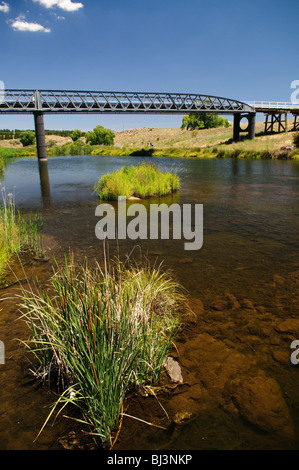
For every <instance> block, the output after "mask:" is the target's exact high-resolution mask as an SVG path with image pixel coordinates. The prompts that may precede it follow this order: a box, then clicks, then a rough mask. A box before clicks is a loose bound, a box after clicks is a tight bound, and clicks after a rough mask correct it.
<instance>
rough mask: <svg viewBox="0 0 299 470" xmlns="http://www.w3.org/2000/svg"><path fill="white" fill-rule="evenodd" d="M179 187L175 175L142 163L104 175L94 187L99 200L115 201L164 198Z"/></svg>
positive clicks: (177, 178)
mask: <svg viewBox="0 0 299 470" xmlns="http://www.w3.org/2000/svg"><path fill="white" fill-rule="evenodd" d="M179 187H180V181H179V177H178V176H177V174H175V173H170V172H163V171H161V170H159V169H158V168H157V167H156V166H155V165H153V164H149V163H142V164H139V165H137V166H136V167H135V166H131V167H128V166H127V165H125V166H124V167H123V168H120V169H119V170H118V171H116V172H114V173H110V174H107V175H104V176H103V177H102V178H101V179H100V180H99V182H98V183H97V184H96V186H95V192H96V193H97V194H98V195H99V197H100V198H101V199H104V200H117V198H118V197H119V196H125V197H126V198H127V199H128V198H129V197H132V196H134V197H139V198H147V197H151V196H165V195H166V194H171V193H173V192H175V191H177V190H178V189H179Z"/></svg>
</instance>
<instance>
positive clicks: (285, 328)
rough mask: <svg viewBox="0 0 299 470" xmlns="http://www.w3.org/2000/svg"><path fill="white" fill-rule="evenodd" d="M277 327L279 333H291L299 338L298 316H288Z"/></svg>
mask: <svg viewBox="0 0 299 470" xmlns="http://www.w3.org/2000/svg"><path fill="white" fill-rule="evenodd" d="M275 329H276V331H278V332H279V333H282V334H291V335H294V336H296V337H298V339H299V319H297V318H288V319H287V320H285V321H283V322H281V323H279V324H278V325H277V327H276V328H275Z"/></svg>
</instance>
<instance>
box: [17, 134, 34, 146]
mask: <svg viewBox="0 0 299 470" xmlns="http://www.w3.org/2000/svg"><path fill="white" fill-rule="evenodd" d="M34 141H35V132H33V131H24V132H21V134H20V142H21V144H22V145H23V147H27V146H28V145H33V144H34Z"/></svg>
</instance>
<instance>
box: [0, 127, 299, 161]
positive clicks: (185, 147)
mask: <svg viewBox="0 0 299 470" xmlns="http://www.w3.org/2000/svg"><path fill="white" fill-rule="evenodd" d="M289 124H290V125H289V129H290V131H289V132H281V133H272V134H265V133H264V123H263V122H258V123H257V124H256V137H255V139H253V140H248V139H245V140H242V141H240V142H237V143H234V142H233V141H232V128H231V127H230V128H228V129H226V128H221V127H220V128H216V129H200V130H193V131H186V130H182V129H180V128H147V127H146V128H142V129H129V130H126V131H121V132H116V133H115V140H114V146H98V145H89V144H86V142H85V139H84V138H81V139H79V140H78V141H76V142H72V140H71V138H70V137H58V136H51V135H47V136H46V143H47V154H48V156H49V157H55V156H72V155H107V156H152V157H173V158H175V157H178V158H268V159H270V158H272V159H298V155H299V150H298V145H297V144H296V139H295V138H296V135H297V133H296V132H294V131H292V130H291V129H292V124H291V122H290V123H289ZM0 144H1V146H0V155H3V156H4V157H5V156H7V157H19V156H20V157H21V156H36V148H35V146H29V147H25V148H23V147H20V145H21V144H20V143H19V142H18V141H17V140H15V141H9V140H7V141H0ZM6 146H7V147H6Z"/></svg>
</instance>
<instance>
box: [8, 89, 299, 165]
mask: <svg viewBox="0 0 299 470" xmlns="http://www.w3.org/2000/svg"><path fill="white" fill-rule="evenodd" d="M257 112H264V113H265V114H266V116H267V120H266V126H267V125H268V117H269V116H271V123H270V125H268V128H267V129H266V128H265V130H266V131H267V130H272V131H273V126H274V124H275V123H276V122H279V123H281V124H280V125H282V128H283V129H285V127H286V126H285V127H284V126H283V124H282V119H281V115H282V114H283V113H285V115H286V113H288V112H291V113H293V114H294V116H295V127H296V122H297V116H298V115H299V105H295V106H293V105H292V106H291V104H290V103H275V102H252V103H249V102H242V101H237V100H234V99H230V98H223V97H219V96H212V95H202V94H191V93H147V92H144V93H141V92H113V91H109V92H108V91H68V90H16V89H14V90H12V89H6V90H4V91H2V92H1V91H0V114H1V113H2V114H7V113H10V114H11V113H14V114H28V113H29V114H30V113H31V114H33V115H34V121H35V131H36V145H37V155H38V158H39V159H40V160H46V159H47V151H46V143H45V130H44V114H45V113H46V114H61V113H99V114H101V113H103V114H104V113H105V114H123V113H131V114H138V113H147V114H192V113H193V114H197V113H217V114H231V115H233V117H234V124H233V139H234V140H235V141H238V140H239V138H240V134H241V133H242V132H243V133H245V134H247V137H248V138H249V139H253V138H254V137H255V116H256V113H257ZM243 118H246V119H247V121H248V125H247V127H246V128H243V127H241V120H242V119H243ZM285 119H286V118H285Z"/></svg>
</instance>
